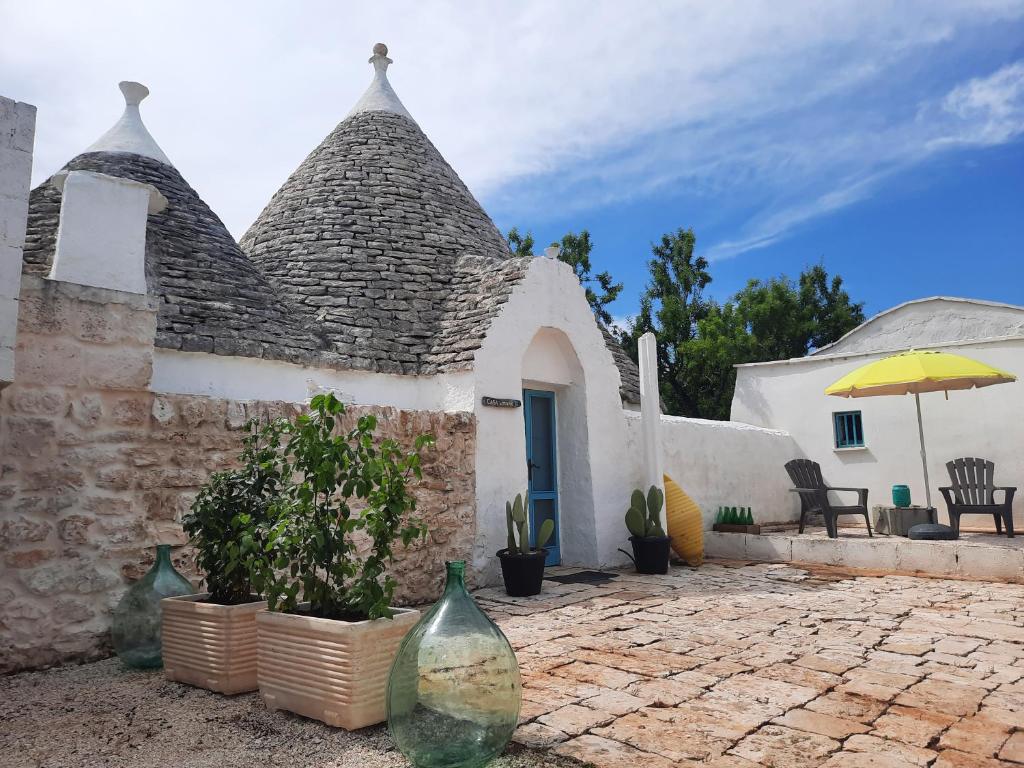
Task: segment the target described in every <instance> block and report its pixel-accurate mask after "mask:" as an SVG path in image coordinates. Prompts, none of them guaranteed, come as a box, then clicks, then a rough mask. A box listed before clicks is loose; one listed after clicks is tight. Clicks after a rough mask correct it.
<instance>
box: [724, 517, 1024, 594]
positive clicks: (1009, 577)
mask: <svg viewBox="0 0 1024 768" xmlns="http://www.w3.org/2000/svg"><path fill="white" fill-rule="evenodd" d="M704 554H705V555H706V556H707V557H718V558H725V559H730V560H752V561H755V562H768V563H820V564H822V565H835V566H841V567H845V568H860V569H864V570H869V571H885V572H891V573H906V574H909V575H927V576H956V577H958V578H965V579H976V580H979V581H1003V582H1013V583H1018V584H1024V536H1018V537H1016V538H1013V539H1007V538H1006V537H996V536H995V535H993V534H973V535H971V534H968V535H967V536H962V537H961V539H960V540H959V541H911V540H910V539H905V538H903V537H901V536H876V537H874V538H868V536H867V535H865V534H859V535H857V534H855V535H846V534H845V531H844V530H843V529H842V528H841V529H840V531H839V538H838V539H830V538H828V537H827V536H825V535H824V534H823V533H821V532H814V533H805V534H803V535H800V534H797V533H795V532H794V533H793V534H785V533H773V534H769V535H766V536H765V535H762V536H755V535H750V534H744V533H717V532H715V531H704Z"/></svg>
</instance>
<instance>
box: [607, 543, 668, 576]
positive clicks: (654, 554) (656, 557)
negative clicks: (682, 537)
mask: <svg viewBox="0 0 1024 768" xmlns="http://www.w3.org/2000/svg"><path fill="white" fill-rule="evenodd" d="M629 543H630V544H632V545H633V556H632V557H630V558H629V559H630V560H632V561H633V564H634V565H635V566H636V571H637V573H668V554H669V546H670V545H671V543H672V539H671V538H669V537H668V536H630V537H629ZM619 552H623V553H625V555H626V557H629V552H626V550H624V549H620V550H619Z"/></svg>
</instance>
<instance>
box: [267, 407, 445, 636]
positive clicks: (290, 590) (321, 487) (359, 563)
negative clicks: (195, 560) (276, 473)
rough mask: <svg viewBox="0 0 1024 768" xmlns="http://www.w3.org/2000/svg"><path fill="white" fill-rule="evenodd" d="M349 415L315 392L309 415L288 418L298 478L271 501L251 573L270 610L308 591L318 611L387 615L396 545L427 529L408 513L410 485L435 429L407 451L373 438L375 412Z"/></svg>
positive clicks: (286, 606) (291, 468)
mask: <svg viewBox="0 0 1024 768" xmlns="http://www.w3.org/2000/svg"><path fill="white" fill-rule="evenodd" d="M344 413H345V407H344V405H343V404H342V403H341V401H339V400H338V399H337V397H335V396H334V395H333V394H326V395H317V396H316V397H314V398H313V399H312V400H311V401H310V412H309V413H308V414H303V415H300V416H299V417H297V418H296V420H295V421H294V422H293V423H290V424H286V425H285V429H284V434H285V436H286V439H287V442H286V443H285V444H284V447H283V451H282V455H283V457H284V460H285V461H286V463H287V469H288V476H289V477H291V478H293V479H292V480H291V481H290V482H289V483H288V484H287V485H286V486H285V487H284V488H283V489H282V492H281V494H280V495H279V498H278V499H277V500H276V501H275V503H274V504H273V506H272V508H271V517H272V519H271V520H270V523H269V527H268V532H267V535H266V545H265V547H264V551H265V554H266V556H265V557H263V558H260V559H258V560H257V561H256V563H255V565H256V568H255V569H254V572H253V576H252V578H253V584H254V586H255V587H256V588H258V589H260V590H261V591H262V592H263V593H264V594H265V595H266V597H267V602H268V603H269V605H270V609H271V610H281V611H286V612H295V611H297V610H298V609H299V600H300V599H302V600H306V601H308V602H309V603H310V607H309V613H311V614H312V615H314V616H321V617H324V618H332V619H352V620H359V619H366V618H369V619H376V618H381V617H389V616H391V610H390V605H391V599H392V596H393V595H394V590H395V586H396V583H395V580H394V579H393V578H392V577H391V576H390V575H388V574H387V572H386V569H387V566H388V564H389V563H390V562H391V561H392V559H393V552H392V546H393V544H394V542H395V541H397V540H400V541H401V542H402V544H403V545H406V546H408V545H409V544H410V543H411V542H412V541H413V540H415V539H417V538H420V537H423V536H425V535H426V528H425V527H424V526H423V525H422V524H421V523H420V522H419V521H418V520H415V519H412V518H410V517H409V515H410V513H412V512H414V511H415V508H416V501H415V499H414V498H413V496H412V494H411V493H410V492H409V490H408V484H409V482H410V481H411V480H412V479H413V478H417V479H418V478H420V477H421V470H420V451H421V450H422V449H423V448H425V447H426V446H428V445H431V444H432V443H433V441H434V439H433V437H431V436H429V435H420V436H419V437H417V438H416V440H415V444H414V447H413V449H412V450H411V451H405V450H403V449H402V448H401V447H400V446H399V445H398V443H396V442H395V441H394V440H388V439H386V440H380V441H378V440H376V439H375V437H374V431H375V430H376V427H377V419H376V417H375V416H373V415H372V414H367V415H364V416H361V417H359V419H357V421H356V425H355V427H353V428H352V429H350V430H348V431H347V432H339V431H338V427H339V426H340V420H341V417H342V416H343V415H344ZM359 539H362V540H364V541H366V540H368V546H361V545H360V544H359Z"/></svg>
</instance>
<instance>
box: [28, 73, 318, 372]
mask: <svg viewBox="0 0 1024 768" xmlns="http://www.w3.org/2000/svg"><path fill="white" fill-rule="evenodd" d="M121 90H122V92H124V94H125V100H126V109H125V115H123V116H122V118H121V120H119V121H118V123H117V124H116V125H115V126H114V128H112V129H111V130H110V131H108V132H107V133H106V134H104V136H103V137H101V138H100V140H99V141H97V142H96V143H95V144H93V145H92V147H90V150H89V151H86V152H84V153H82V154H80V155H78V156H77V157H75V158H74V159H73V160H71V162H69V163H68V164H67V165H66V166H64V169H63V170H67V171H79V170H80V171H93V172H96V173H103V174H106V175H109V176H116V177H119V178H125V179H132V180H134V181H138V182H141V183H144V184H152V185H153V186H154V187H156V188H157V189H158V190H159V191H160V193H161V194H162V195H163V196H164V197H165V198H167V201H168V205H167V208H166V209H165V210H163V211H162V212H160V213H158V214H153V215H151V216H149V218H148V220H147V226H146V282H147V289H148V292H149V293H151V294H154V295H156V296H158V297H159V298H160V303H159V308H158V311H157V337H156V344H157V346H159V347H164V348H170V349H180V350H185V351H195V352H212V353H215V354H223V355H241V356H245V357H267V358H272V359H277V360H286V361H293V362H300V361H301V362H315V361H320V360H321V359H322V358H323V355H322V350H323V349H324V346H325V345H324V343H323V341H322V340H321V339H319V338H317V337H316V336H315V334H313V333H311V332H310V331H309V330H307V329H306V327H305V326H304V324H303V323H302V322H301V321H300V319H299V318H296V317H295V313H294V312H293V311H292V310H291V309H290V308H289V307H288V306H287V305H286V303H285V302H284V301H283V300H282V298H281V297H280V296H279V295H278V292H277V290H276V289H275V288H274V287H273V286H272V285H271V284H270V283H269V282H268V281H267V279H266V278H265V277H264V276H263V274H261V273H260V271H259V270H258V269H257V268H256V266H255V265H254V264H253V263H252V262H251V261H249V259H248V258H247V257H246V255H245V254H244V253H243V252H242V250H241V249H240V248H239V247H238V244H237V243H236V242H235V240H234V238H233V237H232V236H231V234H230V233H229V232H228V231H227V229H226V228H225V227H224V224H223V223H222V222H221V220H220V219H219V218H218V217H217V216H216V214H214V213H213V211H211V210H210V208H209V207H208V206H207V205H206V203H204V202H203V201H202V200H201V199H200V197H199V195H198V194H196V191H195V190H194V189H192V187H191V186H189V184H188V182H187V181H185V179H184V178H183V177H182V175H181V174H180V173H179V172H178V171H177V169H175V168H174V166H172V165H171V164H170V161H169V160H168V159H167V157H166V155H164V153H163V151H162V150H161V149H160V147H159V146H158V145H157V144H156V142H155V141H154V140H153V138H152V136H150V134H149V132H148V131H146V129H145V126H143V125H142V121H141V117H140V116H139V110H138V104H139V102H140V101H141V100H142V98H144V97H145V95H146V94H147V93H148V91H147V90H146V89H145V88H144V86H141V85H139V84H137V83H122V85H121ZM52 181H53V180H52V178H51V179H48V180H47V181H45V182H43V183H42V184H40V185H39V186H38V187H37V188H36V189H34V190H32V192H31V194H30V196H29V215H28V227H27V233H26V237H25V248H24V271H25V272H27V273H35V274H43V275H45V274H48V273H49V271H50V267H51V266H52V263H53V257H54V249H55V244H56V238H57V229H58V224H59V220H60V207H61V192H60V190H59V189H58V188H57V186H56V185H54V184H53V183H52Z"/></svg>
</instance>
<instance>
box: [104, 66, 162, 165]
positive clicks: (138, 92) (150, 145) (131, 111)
mask: <svg viewBox="0 0 1024 768" xmlns="http://www.w3.org/2000/svg"><path fill="white" fill-rule="evenodd" d="M118 87H119V88H120V89H121V93H122V94H123V95H124V112H123V113H122V114H121V118H120V119H119V120H118V121H117V122H116V123H114V125H113V127H112V128H111V129H110V130H109V131H107V132H106V133H104V134H103V135H102V136H100V137H99V138H98V139H97V140H96V141H95V142H93V144H92V145H91V146H90V147H89V148H88V149H86V150H85V151H86V152H130V153H131V154H133V155H142V156H143V157H148V158H151V159H153V160H158V161H159V162H161V163H164V164H165V165H171V166H173V165H174V164H173V163H172V162H171V161H170V160H169V159H168V158H167V155H165V154H164V151H163V150H162V149H160V145H159V144H157V143H156V139H154V138H153V136H152V134H150V132H149V131H148V130H146V126H145V124H144V123H143V122H142V114H141V113H140V112H139V104H141V103H142V100H143V99H145V98H146V97H147V96H149V88H147V87H146V86H144V85H143V84H142V83H136V82H133V81H131V80H122V81H121V82H120V83H118Z"/></svg>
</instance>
